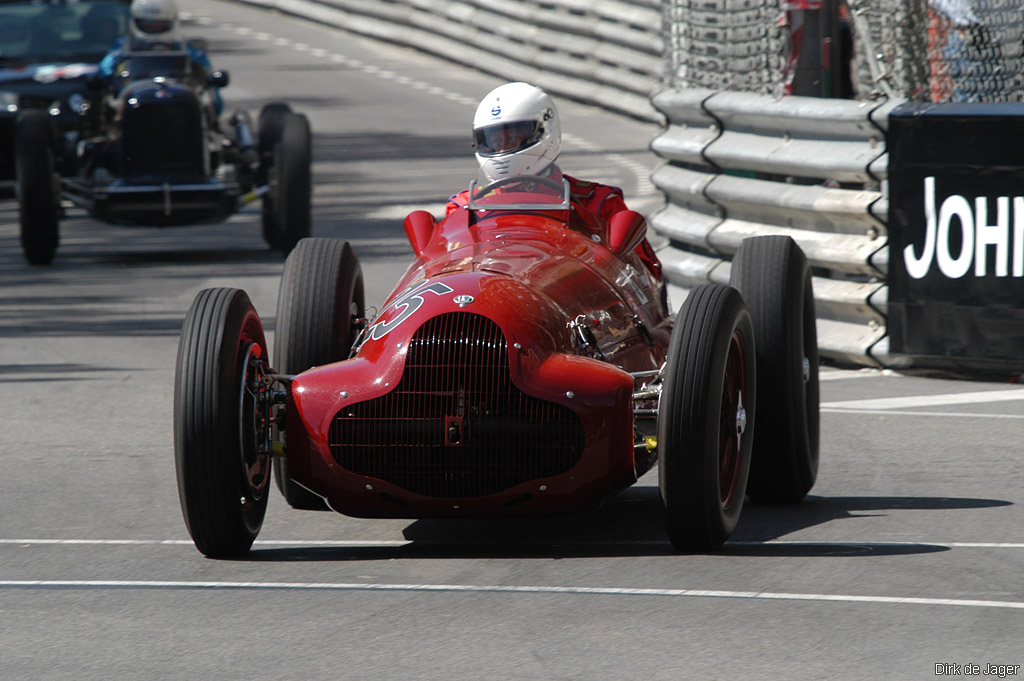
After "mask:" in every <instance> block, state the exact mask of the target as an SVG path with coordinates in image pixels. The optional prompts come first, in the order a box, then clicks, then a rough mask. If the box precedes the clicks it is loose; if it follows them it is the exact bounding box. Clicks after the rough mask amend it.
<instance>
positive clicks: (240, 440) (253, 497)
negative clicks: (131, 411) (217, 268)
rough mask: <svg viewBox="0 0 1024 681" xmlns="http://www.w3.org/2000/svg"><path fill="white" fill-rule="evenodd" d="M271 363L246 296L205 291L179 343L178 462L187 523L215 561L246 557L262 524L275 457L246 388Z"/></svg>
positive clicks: (223, 290) (235, 291)
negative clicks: (263, 444) (261, 437)
mask: <svg viewBox="0 0 1024 681" xmlns="http://www.w3.org/2000/svg"><path fill="white" fill-rule="evenodd" d="M266 357H267V342H266V340H265V338H264V335H263V326H262V324H261V323H260V319H259V316H258V315H257V314H256V310H255V309H254V308H253V306H252V303H251V302H250V301H249V297H248V296H247V295H246V294H245V292H244V291H241V290H239V289H231V288H214V289H206V290H203V291H200V292H199V294H198V295H197V296H196V298H195V300H194V301H193V303H192V307H191V308H189V311H188V314H187V315H186V317H185V323H184V325H183V326H182V331H181V340H180V341H179V344H178V361H177V371H176V375H175V382H174V460H175V466H176V468H177V477H178V498H179V501H180V502H181V510H182V513H183V515H184V517H185V525H186V527H187V528H188V532H189V534H190V535H191V536H192V540H193V541H194V542H195V545H196V548H198V549H199V550H200V551H201V552H202V553H204V554H206V555H207V556H209V557H211V558H217V557H227V556H239V555H244V554H245V553H246V552H248V550H249V548H250V547H251V546H252V543H253V541H254V540H255V539H256V535H257V534H258V533H259V531H260V528H261V527H262V525H263V518H264V515H265V514H266V510H267V498H268V496H269V494H268V493H269V491H270V490H269V482H270V452H269V451H267V450H264V451H260V448H259V447H258V443H257V438H255V437H253V435H254V433H253V432H252V431H253V428H247V426H254V425H256V424H259V423H260V416H261V415H260V414H259V413H258V412H257V409H258V406H257V404H256V403H255V402H254V401H253V399H251V393H248V391H247V390H246V389H245V388H246V386H252V384H253V383H254V380H255V379H256V374H255V373H254V372H256V371H258V365H259V362H258V361H256V360H262V361H263V362H265V359H266ZM243 382H244V385H243ZM263 416H265V415H263ZM263 422H264V423H265V420H264V421H263Z"/></svg>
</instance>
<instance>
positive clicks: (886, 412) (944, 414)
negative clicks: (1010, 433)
mask: <svg viewBox="0 0 1024 681" xmlns="http://www.w3.org/2000/svg"><path fill="white" fill-rule="evenodd" d="M821 411H822V413H829V414H863V415H875V416H938V417H940V418H965V419H1024V415H1018V414H972V413H969V412H951V411H894V410H892V409H831V408H828V407H822V408H821Z"/></svg>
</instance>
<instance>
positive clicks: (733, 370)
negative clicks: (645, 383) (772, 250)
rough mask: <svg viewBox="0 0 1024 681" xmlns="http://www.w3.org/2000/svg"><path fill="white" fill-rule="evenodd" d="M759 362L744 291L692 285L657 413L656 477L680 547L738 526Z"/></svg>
mask: <svg viewBox="0 0 1024 681" xmlns="http://www.w3.org/2000/svg"><path fill="white" fill-rule="evenodd" d="M754 361H755V359H754V330H753V327H752V326H751V321H750V315H749V314H748V313H747V310H746V307H745V305H744V303H743V299H742V297H741V296H740V294H739V292H738V291H736V290H735V289H733V288H731V287H728V286H721V285H718V284H706V285H703V286H698V287H697V288H695V289H694V290H693V291H691V293H690V295H689V296H688V297H687V299H686V301H685V302H684V303H683V307H682V309H681V310H680V312H679V315H678V316H677V318H676V323H675V328H674V329H673V331H672V339H671V341H670V343H669V351H668V361H667V369H666V375H665V385H664V387H663V389H662V393H661V401H660V404H659V413H658V483H659V487H660V490H661V499H662V507H663V509H664V511H665V520H666V529H667V531H668V536H669V539H670V540H671V542H672V546H673V547H674V548H675V549H676V550H680V551H685V550H707V549H716V548H718V547H720V546H721V545H722V544H723V543H724V542H725V541H726V540H727V539H728V538H729V536H730V535H731V534H732V532H733V530H735V529H736V523H737V522H738V521H739V517H740V512H741V510H742V509H743V498H744V494H745V491H746V486H747V475H748V472H749V469H750V454H751V451H752V438H751V431H752V430H753V426H754V414H755V388H756V384H755V381H756V379H755V367H754ZM759 421H760V417H758V422H759Z"/></svg>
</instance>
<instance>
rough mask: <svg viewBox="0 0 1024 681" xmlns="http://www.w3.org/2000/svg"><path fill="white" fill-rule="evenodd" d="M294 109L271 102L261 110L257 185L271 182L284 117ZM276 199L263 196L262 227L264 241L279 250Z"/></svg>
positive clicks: (258, 132)
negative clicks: (275, 220) (275, 209)
mask: <svg viewBox="0 0 1024 681" xmlns="http://www.w3.org/2000/svg"><path fill="white" fill-rule="evenodd" d="M291 111H292V108H291V107H290V106H289V105H288V104H286V103H285V102H271V103H269V104H265V105H264V106H263V108H262V109H260V116H259V119H258V121H257V133H256V144H257V149H258V151H259V170H258V176H257V183H258V184H260V185H265V184H267V183H269V182H270V180H271V169H272V168H273V166H274V152H275V151H276V150H277V145H278V144H279V143H280V142H281V133H282V132H283V131H284V117H285V116H287V115H288V114H289V113H291ZM275 215H276V213H275V211H274V197H273V195H272V194H270V193H269V192H268V193H266V194H264V195H263V211H262V218H261V221H262V226H263V240H264V241H266V242H267V245H268V246H270V247H271V248H274V249H276V248H277V234H278V232H279V231H280V227H279V226H278V225H277V224H276V223H275V222H274V218H275Z"/></svg>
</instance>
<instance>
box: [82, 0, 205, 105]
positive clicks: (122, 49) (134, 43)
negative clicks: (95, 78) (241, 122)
mask: <svg viewBox="0 0 1024 681" xmlns="http://www.w3.org/2000/svg"><path fill="white" fill-rule="evenodd" d="M128 26H129V28H128V35H127V36H124V37H122V38H121V39H120V40H118V41H117V42H116V43H114V46H113V48H111V50H110V52H108V53H107V56H105V57H104V58H103V61H101V62H100V66H99V72H100V76H101V77H102V78H103V79H104V80H105V81H107V82H109V81H110V80H111V78H112V77H113V75H114V70H115V69H116V68H117V65H118V64H119V63H120V62H121V60H122V59H124V57H125V54H126V53H127V52H142V51H147V50H177V51H185V52H187V53H188V56H189V58H190V59H191V60H192V61H193V62H195V64H196V65H197V66H198V67H199V68H200V69H201V70H202V72H203V73H209V72H210V71H212V70H213V66H212V65H211V64H210V58H209V57H207V56H206V52H204V51H203V50H201V49H199V48H198V47H196V46H194V45H192V44H191V43H189V42H187V41H184V40H182V39H181V36H180V34H179V32H178V5H177V3H176V2H175V0H132V4H131V9H129V21H128ZM213 95H214V105H215V107H216V111H217V115H218V116H219V115H220V113H221V111H222V110H223V109H224V102H223V100H221V96H220V90H219V88H216V87H215V88H213Z"/></svg>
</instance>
